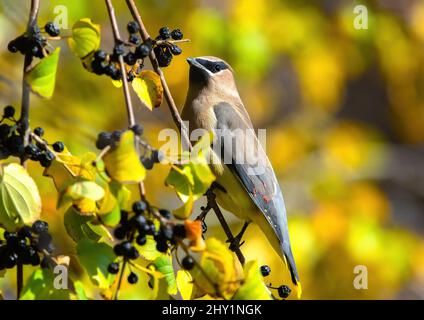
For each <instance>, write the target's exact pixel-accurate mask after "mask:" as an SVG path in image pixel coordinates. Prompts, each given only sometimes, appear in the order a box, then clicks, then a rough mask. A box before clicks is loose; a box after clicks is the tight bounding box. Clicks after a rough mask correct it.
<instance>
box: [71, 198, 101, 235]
mask: <svg viewBox="0 0 424 320" xmlns="http://www.w3.org/2000/svg"><path fill="white" fill-rule="evenodd" d="M94 219H95V217H94V216H82V215H80V214H79V212H78V211H77V210H76V209H75V208H74V207H73V206H72V207H70V208H69V209H68V210H67V211H66V212H65V216H64V223H65V229H66V232H67V233H68V235H69V236H70V237H71V238H72V239H73V240H74V241H75V242H78V241H80V240H82V239H90V240H92V241H95V242H98V241H99V240H100V239H101V238H102V235H101V233H100V232H99V231H98V230H96V229H95V228H93V225H92V224H91V223H90V222H91V221H93V220H94ZM96 231H97V232H96Z"/></svg>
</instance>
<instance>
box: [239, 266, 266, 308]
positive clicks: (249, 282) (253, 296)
mask: <svg viewBox="0 0 424 320" xmlns="http://www.w3.org/2000/svg"><path fill="white" fill-rule="evenodd" d="M233 300H271V295H270V293H269V291H268V288H267V287H266V286H265V284H264V282H263V277H262V275H261V273H260V271H259V266H258V262H257V261H256V260H254V261H249V262H248V263H247V264H246V265H245V267H244V282H243V285H242V286H241V287H240V288H239V289H238V290H237V292H236V294H235V295H234V297H233Z"/></svg>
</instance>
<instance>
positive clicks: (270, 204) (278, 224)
mask: <svg viewBox="0 0 424 320" xmlns="http://www.w3.org/2000/svg"><path fill="white" fill-rule="evenodd" d="M214 113H215V116H216V119H217V122H216V129H219V130H216V138H217V139H220V141H219V143H220V144H221V148H222V152H221V153H222V154H221V158H222V160H223V161H224V163H225V164H226V165H227V167H228V168H229V169H230V170H231V172H232V173H233V174H234V175H235V176H236V177H237V178H238V179H239V181H240V183H241V184H242V185H243V187H244V188H245V189H246V191H247V193H248V194H249V196H250V198H251V199H252V200H253V202H254V203H255V205H256V206H257V207H258V209H259V210H260V211H261V212H262V214H263V215H264V216H265V217H266V219H267V221H268V223H269V224H270V225H271V227H272V229H273V230H274V232H275V234H276V235H277V237H278V239H279V241H280V247H281V250H282V251H283V253H284V255H285V257H286V260H287V263H288V265H289V269H290V272H291V276H292V281H293V283H295V284H297V283H298V280H299V277H298V274H297V270H296V265H295V262H294V258H293V254H292V251H291V247H290V240H289V233H288V227H287V217H286V208H285V204H284V199H283V195H282V192H281V190H280V187H279V185H278V182H277V178H276V176H275V173H274V170H273V169H272V166H271V164H270V162H269V160H268V157H267V155H266V153H265V151H264V150H263V148H262V146H261V145H260V143H259V141H258V139H257V137H256V135H255V133H254V131H253V126H252V123H251V121H250V118H249V116H248V114H247V111H246V110H245V108H244V106H243V105H237V106H231V105H230V104H228V103H226V102H221V103H219V104H217V105H215V106H214ZM249 131H250V132H251V134H249V133H248V132H249ZM229 135H232V138H231V139H228V137H229ZM229 141H231V142H232V144H231V143H228V142H229ZM241 154H242V155H244V158H240V155H241Z"/></svg>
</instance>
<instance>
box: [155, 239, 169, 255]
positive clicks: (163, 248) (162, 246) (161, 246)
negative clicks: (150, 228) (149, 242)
mask: <svg viewBox="0 0 424 320" xmlns="http://www.w3.org/2000/svg"><path fill="white" fill-rule="evenodd" d="M156 250H157V251H159V252H162V253H165V252H167V251H168V243H167V242H166V241H164V240H160V241H158V242H157V243H156Z"/></svg>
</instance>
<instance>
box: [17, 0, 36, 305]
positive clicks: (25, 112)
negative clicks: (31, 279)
mask: <svg viewBox="0 0 424 320" xmlns="http://www.w3.org/2000/svg"><path fill="white" fill-rule="evenodd" d="M39 10H40V0H31V9H30V12H29V18H28V24H27V32H30V30H31V28H32V27H33V26H35V25H36V24H37V17H38V11H39ZM31 62H32V55H31V54H30V53H27V54H26V55H25V58H24V67H23V71H22V98H21V115H20V118H19V125H20V131H21V134H22V135H23V137H24V139H23V143H24V146H26V145H27V144H28V143H29V133H30V130H29V109H30V94H31V88H30V86H29V85H28V83H27V82H26V80H25V75H26V72H27V69H28V67H29V66H30V65H31ZM21 164H22V165H23V166H25V156H24V155H23V156H22V157H21ZM23 278H24V273H23V265H22V264H21V263H18V265H17V269H16V299H17V300H19V298H20V297H21V293H22V289H23V283H24V281H23Z"/></svg>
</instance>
